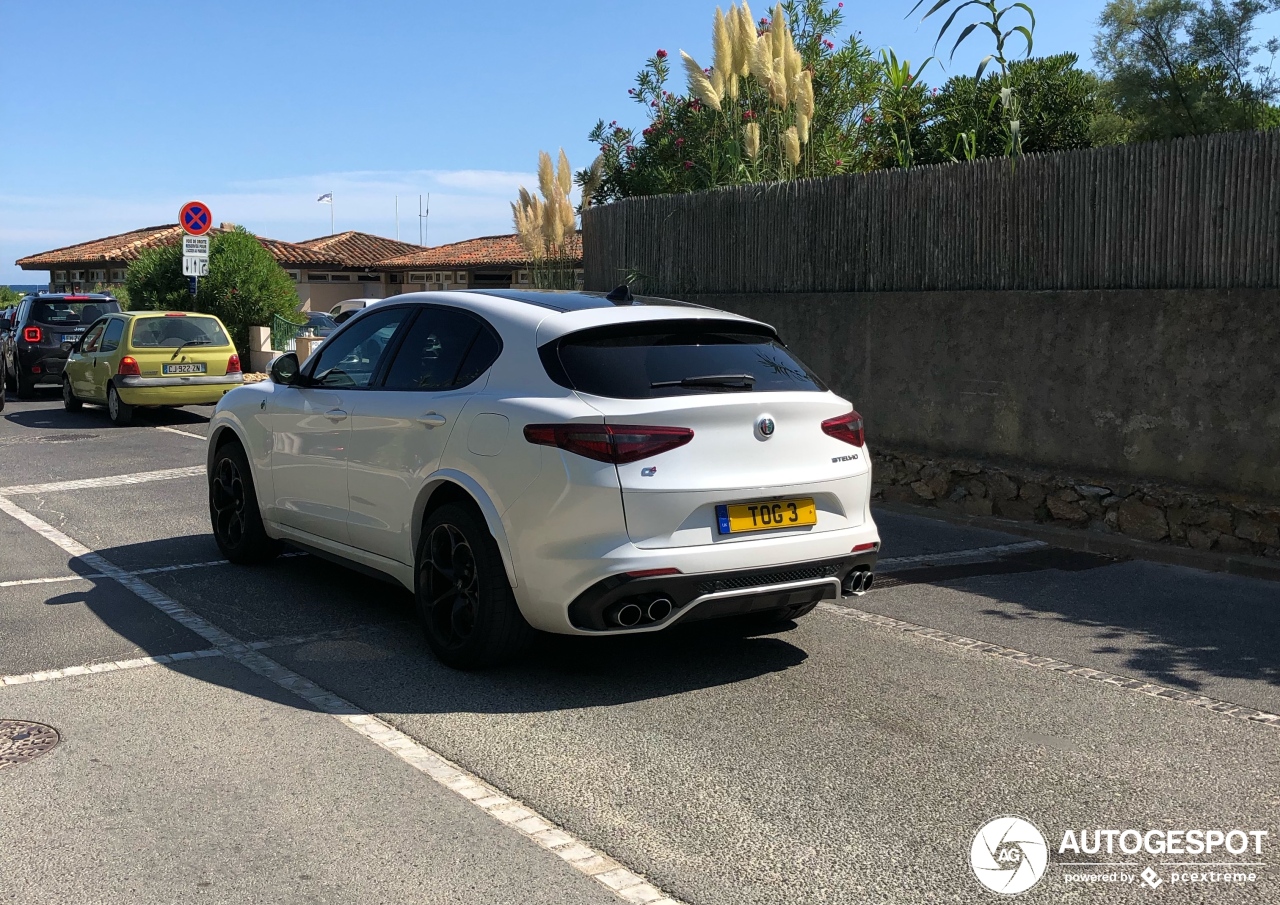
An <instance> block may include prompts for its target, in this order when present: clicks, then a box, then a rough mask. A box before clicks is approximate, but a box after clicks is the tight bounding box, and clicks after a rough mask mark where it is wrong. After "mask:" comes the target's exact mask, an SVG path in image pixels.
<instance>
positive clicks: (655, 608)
mask: <svg viewBox="0 0 1280 905" xmlns="http://www.w3.org/2000/svg"><path fill="white" fill-rule="evenodd" d="M671 609H672V607H671V601H670V600H668V599H667V598H665V597H659V598H658V599H657V600H655V601H653V603H651V604H649V609H648V611H647V613H648V616H649V621H650V622H661V621H662V620H663V619H666V618H667V617H668V616H670V615H671Z"/></svg>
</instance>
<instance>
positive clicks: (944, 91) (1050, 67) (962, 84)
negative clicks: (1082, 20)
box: [924, 53, 1104, 163]
mask: <svg viewBox="0 0 1280 905" xmlns="http://www.w3.org/2000/svg"><path fill="white" fill-rule="evenodd" d="M1079 61H1080V58H1079V57H1077V56H1076V55H1075V54H1073V53H1064V54H1058V55H1056V56H1051V57H1037V58H1034V59H1030V60H1018V61H1015V62H1012V63H1010V64H1009V71H1008V76H1007V79H1006V81H1007V84H1008V86H1009V87H1011V88H1012V89H1013V90H1014V92H1016V94H1017V96H1018V98H1019V99H1020V102H1021V105H1022V111H1021V116H1022V128H1021V133H1022V150H1023V151H1025V152H1027V153H1034V152H1037V151H1070V150H1074V149H1076V148H1087V147H1091V146H1092V145H1093V143H1094V132H1093V129H1094V120H1095V118H1096V117H1097V115H1098V113H1099V112H1100V110H1102V109H1103V108H1104V105H1103V104H1102V102H1101V99H1100V97H1099V93H1100V91H1101V90H1102V86H1101V84H1100V82H1099V79H1098V77H1097V76H1096V75H1094V74H1093V73H1091V72H1086V71H1084V70H1082V69H1080V68H1079V67H1078V66H1077V64H1078V63H1079ZM1002 87H1004V86H1003V85H1002V84H1001V79H1000V77H999V76H998V75H996V74H990V75H987V76H986V77H985V78H983V79H982V81H980V82H979V81H975V80H974V78H973V77H972V76H956V77H954V78H952V79H950V80H948V81H947V83H946V84H945V85H943V86H942V87H941V88H940V89H938V91H937V92H936V93H935V94H934V96H933V99H932V101H931V103H930V109H929V120H930V122H929V127H928V136H927V150H926V153H925V155H924V157H925V159H926V160H927V161H928V162H931V163H941V162H944V161H948V160H958V159H965V158H966V157H999V156H1002V155H1003V154H1005V153H1006V150H1007V134H1006V129H1005V122H1004V117H1003V115H1002V111H1001V110H1000V108H999V104H998V100H999V97H1000V90H1001V88H1002Z"/></svg>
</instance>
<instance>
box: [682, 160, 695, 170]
mask: <svg viewBox="0 0 1280 905" xmlns="http://www.w3.org/2000/svg"><path fill="white" fill-rule="evenodd" d="M684 168H685V169H686V170H692V169H693V161H692V160H686V161H685V162H684Z"/></svg>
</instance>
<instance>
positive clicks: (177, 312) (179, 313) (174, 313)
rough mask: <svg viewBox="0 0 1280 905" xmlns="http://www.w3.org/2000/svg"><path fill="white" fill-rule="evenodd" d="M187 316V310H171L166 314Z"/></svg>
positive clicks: (166, 315) (167, 315) (169, 315)
mask: <svg viewBox="0 0 1280 905" xmlns="http://www.w3.org/2000/svg"><path fill="white" fill-rule="evenodd" d="M186 316H187V313H186V312H185V311H170V312H168V313H166V314H165V317H186Z"/></svg>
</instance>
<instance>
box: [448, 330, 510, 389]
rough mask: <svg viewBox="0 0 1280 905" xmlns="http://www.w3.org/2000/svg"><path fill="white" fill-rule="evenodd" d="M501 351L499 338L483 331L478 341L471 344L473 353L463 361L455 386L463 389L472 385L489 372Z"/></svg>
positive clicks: (469, 353)
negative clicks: (472, 382)
mask: <svg viewBox="0 0 1280 905" xmlns="http://www.w3.org/2000/svg"><path fill="white" fill-rule="evenodd" d="M501 351H502V343H501V342H500V341H499V340H498V337H497V336H496V335H495V334H494V333H492V332H491V331H489V330H481V331H480V335H479V336H477V337H476V341H475V342H473V343H472V344H471V351H470V352H468V353H467V357H466V359H464V360H463V362H462V367H461V368H459V369H458V379H457V380H456V381H455V384H456V385H457V386H460V387H461V386H466V385H467V384H469V383H471V381H473V380H475V379H476V378H477V377H479V376H480V375H481V374H483V373H484V372H485V371H487V370H489V366H490V365H492V364H493V363H494V362H495V361H497V360H498V354H499V353H500V352H501Z"/></svg>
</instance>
